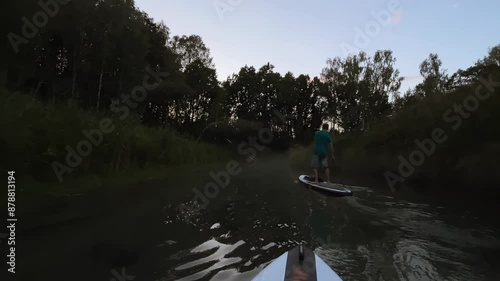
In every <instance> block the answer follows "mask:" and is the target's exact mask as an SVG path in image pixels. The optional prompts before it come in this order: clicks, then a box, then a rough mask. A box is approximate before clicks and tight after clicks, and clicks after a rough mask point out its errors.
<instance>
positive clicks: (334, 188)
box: [299, 175, 352, 196]
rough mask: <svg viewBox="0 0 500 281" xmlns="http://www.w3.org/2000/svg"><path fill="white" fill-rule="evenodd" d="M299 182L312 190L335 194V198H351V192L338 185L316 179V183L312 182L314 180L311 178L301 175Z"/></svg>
mask: <svg viewBox="0 0 500 281" xmlns="http://www.w3.org/2000/svg"><path fill="white" fill-rule="evenodd" d="M299 180H300V181H301V182H303V183H305V184H307V185H309V186H311V187H313V188H316V189H319V190H322V191H326V192H330V193H332V194H335V195H337V196H352V191H351V190H349V189H347V188H345V187H344V186H342V185H340V184H335V183H327V182H325V181H324V180H322V179H321V178H318V183H315V182H314V178H313V177H311V176H306V175H302V176H300V177H299Z"/></svg>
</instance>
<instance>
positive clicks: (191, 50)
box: [169, 35, 214, 70]
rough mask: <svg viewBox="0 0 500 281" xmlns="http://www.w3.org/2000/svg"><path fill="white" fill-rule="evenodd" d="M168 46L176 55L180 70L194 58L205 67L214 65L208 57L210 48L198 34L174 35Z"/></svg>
mask: <svg viewBox="0 0 500 281" xmlns="http://www.w3.org/2000/svg"><path fill="white" fill-rule="evenodd" d="M169 46H170V48H171V49H172V50H173V51H174V53H175V54H177V55H178V59H179V63H180V65H181V69H182V70H184V69H185V68H186V67H187V66H188V65H189V64H191V63H192V62H194V61H195V60H199V61H201V62H202V63H203V65H205V66H206V67H213V66H214V65H213V63H212V58H211V57H210V49H209V48H208V47H207V46H206V45H205V43H203V40H202V38H201V37H200V36H198V35H190V36H186V35H184V36H181V37H179V36H174V37H173V38H172V40H171V41H170V42H169Z"/></svg>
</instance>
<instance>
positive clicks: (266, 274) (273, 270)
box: [252, 246, 342, 281]
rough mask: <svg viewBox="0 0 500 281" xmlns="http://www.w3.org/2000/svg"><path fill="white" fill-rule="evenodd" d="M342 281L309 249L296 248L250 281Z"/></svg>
mask: <svg viewBox="0 0 500 281" xmlns="http://www.w3.org/2000/svg"><path fill="white" fill-rule="evenodd" d="M292 280H304V281H342V279H340V277H339V276H338V275H337V273H335V271H333V270H332V269H331V268H330V267H329V266H328V265H327V264H326V263H325V262H324V261H323V260H322V259H321V258H320V257H318V256H317V255H316V254H315V253H314V252H313V251H311V250H310V249H308V248H306V247H303V246H297V247H295V248H294V249H292V250H291V251H289V252H286V253H284V254H283V255H281V256H280V257H279V258H277V259H275V260H274V261H273V262H272V263H271V264H269V265H268V266H267V267H266V268H264V270H262V271H261V272H260V273H259V274H258V275H257V276H256V277H255V278H254V279H252V281H292Z"/></svg>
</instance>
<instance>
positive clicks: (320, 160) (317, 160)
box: [311, 154, 328, 169]
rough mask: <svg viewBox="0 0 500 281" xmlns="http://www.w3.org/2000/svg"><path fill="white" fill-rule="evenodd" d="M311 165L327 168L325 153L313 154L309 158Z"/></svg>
mask: <svg viewBox="0 0 500 281" xmlns="http://www.w3.org/2000/svg"><path fill="white" fill-rule="evenodd" d="M311 167H312V168H313V169H319V168H328V158H327V157H326V155H325V156H323V155H316V154H315V155H313V157H312V159H311Z"/></svg>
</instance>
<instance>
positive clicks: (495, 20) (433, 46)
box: [136, 0, 500, 91]
mask: <svg viewBox="0 0 500 281" xmlns="http://www.w3.org/2000/svg"><path fill="white" fill-rule="evenodd" d="M216 4H217V5H216ZM390 4H394V5H396V4H399V5H400V9H399V10H398V9H389V5H390ZM136 5H137V6H138V7H139V8H140V9H141V10H144V11H145V12H147V13H148V14H149V15H150V16H151V17H153V18H154V19H155V20H156V21H160V20H162V21H164V22H165V24H166V25H167V26H168V27H169V28H170V30H171V33H172V35H190V34H197V35H200V36H201V37H202V38H203V41H204V42H205V44H206V45H207V46H208V47H209V48H210V50H211V54H212V57H213V59H214V63H215V65H216V69H217V74H218V77H219V80H225V78H226V77H227V76H229V75H231V74H232V73H235V72H238V71H239V69H240V68H241V67H242V66H244V65H252V66H255V67H256V68H259V67H261V66H262V65H264V64H266V63H267V62H270V63H271V64H273V65H274V66H275V67H276V68H275V70H276V71H278V72H280V73H283V74H284V73H286V72H287V71H291V72H293V73H294V74H295V75H299V74H309V75H310V76H318V75H319V74H320V73H321V70H322V68H324V67H325V66H326V59H327V58H329V57H336V56H341V57H344V56H345V54H346V52H345V51H343V49H342V48H341V46H346V45H350V46H353V47H355V48H356V49H359V50H363V51H365V52H367V53H368V54H370V55H372V54H373V53H374V52H375V51H376V50H382V49H390V50H392V51H393V52H394V55H395V57H396V59H397V63H396V67H397V68H398V69H399V70H400V72H401V76H404V77H408V79H407V80H406V81H405V83H404V84H403V86H402V89H401V90H403V91H404V90H406V89H407V88H408V87H412V86H414V85H415V84H416V83H418V82H419V78H418V76H419V69H418V66H419V64H420V63H421V62H422V61H423V60H424V59H425V58H427V57H428V55H429V53H431V52H433V53H437V54H438V55H439V56H440V58H441V60H442V61H443V67H444V68H445V69H447V70H448V72H449V73H453V72H455V71H456V70H458V69H459V68H462V69H463V68H467V67H468V66H471V65H472V64H474V63H475V62H476V61H477V60H478V59H480V58H482V57H484V56H485V55H486V54H487V52H488V48H490V47H493V46H495V45H498V44H500V36H498V35H499V32H498V30H499V27H500V17H498V11H500V1H498V0H476V1H472V0H470V1H466V0H354V1H352V0H321V1H320V0H307V1H306V0H303V1H298V0H202V1H188V0H162V1H159V0H136ZM215 6H218V7H219V10H218V11H219V12H218V11H217V10H216V8H215ZM224 6H225V7H226V8H227V10H226V11H225V12H223V11H222V10H221V9H222V8H220V7H224ZM374 13H377V14H382V13H385V14H386V15H390V19H389V20H385V18H384V20H381V21H379V22H377V19H376V17H375V16H374ZM377 26H378V27H380V28H379V29H378V30H377V29H376V28H377ZM370 27H371V28H372V29H369V30H372V32H371V33H370V34H367V33H366V28H370ZM357 30H360V31H362V32H363V33H364V34H367V35H366V37H365V41H364V42H362V41H361V43H362V44H361V45H360V44H359V42H358V44H356V42H357V41H356V40H355V39H356V36H357V34H359V32H357ZM366 39H367V40H366Z"/></svg>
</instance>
